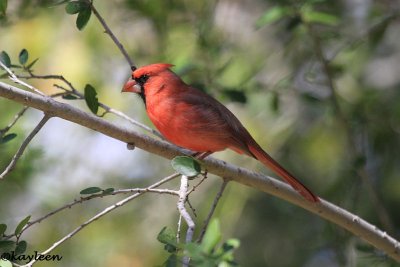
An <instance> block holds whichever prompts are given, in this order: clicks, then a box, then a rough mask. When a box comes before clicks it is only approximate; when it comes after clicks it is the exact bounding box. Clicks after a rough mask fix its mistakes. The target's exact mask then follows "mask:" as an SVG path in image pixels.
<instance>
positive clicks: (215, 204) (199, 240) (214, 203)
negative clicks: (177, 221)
mask: <svg viewBox="0 0 400 267" xmlns="http://www.w3.org/2000/svg"><path fill="white" fill-rule="evenodd" d="M228 182H229V180H226V179H224V181H223V182H222V184H221V187H220V188H219V191H218V193H217V195H216V196H215V198H214V202H213V204H212V206H211V210H210V212H209V213H208V215H207V218H206V220H205V221H204V225H203V227H202V228H201V232H200V235H199V238H198V239H197V242H198V243H201V241H202V240H203V237H204V234H205V233H206V230H207V227H208V224H209V223H210V221H211V218H212V216H213V214H214V212H215V209H216V208H217V205H218V202H219V200H220V198H221V197H222V194H223V193H224V190H225V188H226V185H227V184H228Z"/></svg>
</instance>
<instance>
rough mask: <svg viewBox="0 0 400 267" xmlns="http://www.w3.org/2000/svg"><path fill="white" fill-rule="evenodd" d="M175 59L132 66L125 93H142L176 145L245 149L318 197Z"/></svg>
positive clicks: (207, 150)
mask: <svg viewBox="0 0 400 267" xmlns="http://www.w3.org/2000/svg"><path fill="white" fill-rule="evenodd" d="M172 66H173V65H171V64H163V63H158V64H152V65H148V66H144V67H141V68H138V69H135V70H133V71H132V77H131V78H130V79H129V80H128V81H127V82H126V84H125V85H124V88H123V89H122V92H133V93H137V94H139V95H140V97H141V98H142V99H143V101H144V104H145V106H146V110H147V114H148V115H149V117H150V120H151V121H152V122H153V123H154V125H155V126H156V127H157V129H158V130H159V131H160V132H161V133H162V135H163V136H164V137H165V138H166V139H167V140H169V141H170V142H172V143H173V144H175V145H177V146H180V147H183V148H187V149H190V150H192V151H196V152H204V155H209V154H211V153H213V152H216V151H221V150H224V149H226V148H229V149H232V150H234V151H236V152H237V153H239V154H246V155H248V156H250V157H253V158H255V159H257V160H259V161H261V162H262V163H263V164H264V165H265V166H267V167H268V168H270V169H271V170H272V171H274V172H275V173H276V174H277V175H279V176H280V177H282V178H283V179H285V180H286V182H288V183H289V184H290V185H291V186H292V187H293V188H294V189H295V190H297V191H298V192H299V193H300V194H301V195H302V196H303V197H305V198H306V199H307V200H309V201H312V202H318V201H319V199H318V197H317V196H316V195H314V194H313V193H312V192H311V191H310V190H309V189H307V187H305V186H304V185H303V184H302V183H301V182H299V181H298V180H297V179H296V178H295V177H294V176H293V175H291V174H290V173H289V172H288V171H286V170H285V169H284V168H283V167H282V166H281V165H279V164H278V163H277V162H276V161H275V160H274V159H273V158H271V156H269V155H268V154H267V153H266V152H265V151H264V150H263V149H262V148H261V147H260V146H259V145H258V144H257V142H256V141H255V140H254V139H253V137H252V136H251V135H250V133H249V132H248V131H247V130H246V128H244V126H243V125H242V124H241V123H240V121H239V120H238V119H237V118H236V117H235V115H233V113H232V112H231V111H229V110H228V109H227V108H226V107H225V106H224V105H222V104H221V103H220V102H218V101H217V100H216V99H214V98H212V97H211V96H209V95H207V94H205V93H203V92H202V91H200V90H197V89H195V88H193V87H191V86H189V85H187V84H185V83H184V82H183V81H182V80H181V78H180V77H179V76H178V75H176V74H175V73H174V72H172V71H171V70H170V68H171V67H172Z"/></svg>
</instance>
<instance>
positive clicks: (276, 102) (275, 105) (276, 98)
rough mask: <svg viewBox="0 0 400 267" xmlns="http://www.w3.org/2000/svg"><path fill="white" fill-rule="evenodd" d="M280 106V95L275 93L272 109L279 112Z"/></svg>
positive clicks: (273, 94)
mask: <svg viewBox="0 0 400 267" xmlns="http://www.w3.org/2000/svg"><path fill="white" fill-rule="evenodd" d="M279 104H280V99H279V94H278V93H277V92H273V93H272V99H271V107H272V110H273V111H274V112H277V111H278V110H279Z"/></svg>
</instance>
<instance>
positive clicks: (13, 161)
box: [0, 114, 51, 180]
mask: <svg viewBox="0 0 400 267" xmlns="http://www.w3.org/2000/svg"><path fill="white" fill-rule="evenodd" d="M50 118H51V116H49V115H48V114H44V116H43V118H42V119H41V120H40V122H39V123H38V125H36V127H35V128H34V129H33V130H32V132H31V133H30V134H29V135H28V136H27V137H26V138H25V140H24V141H23V142H22V144H21V146H20V147H19V149H18V151H17V153H15V155H14V157H13V158H12V159H11V162H10V164H8V166H7V167H6V168H5V170H4V171H3V172H2V173H1V174H0V180H1V179H3V178H4V177H6V175H8V174H9V173H10V172H11V171H12V170H13V169H14V168H15V165H16V164H17V162H18V160H19V159H20V158H21V156H22V154H23V153H24V151H25V149H26V147H27V146H28V144H29V143H30V142H31V141H32V139H33V137H35V135H36V134H37V133H38V132H39V131H40V129H42V127H43V126H44V125H45V124H46V122H47V121H48V120H49V119H50Z"/></svg>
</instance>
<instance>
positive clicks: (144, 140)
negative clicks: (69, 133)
mask: <svg viewBox="0 0 400 267" xmlns="http://www.w3.org/2000/svg"><path fill="white" fill-rule="evenodd" d="M0 96H1V97H4V98H7V99H10V100H11V101H14V102H18V103H21V104H22V105H25V106H29V107H32V108H35V109H39V110H42V111H43V112H45V113H49V114H51V115H52V116H54V117H59V118H62V119H65V120H68V121H71V122H74V123H77V124H79V125H81V126H84V127H86V128H90V129H92V130H94V131H97V132H100V133H103V134H105V135H107V136H110V137H112V138H115V139H118V140H120V141H122V142H125V143H134V144H135V145H136V147H138V148H140V149H143V150H146V151H148V152H150V153H153V154H157V155H159V156H162V157H164V158H168V159H171V158H173V157H174V156H176V155H179V154H181V153H182V152H184V150H182V149H179V148H177V147H176V146H174V145H171V144H169V143H167V142H165V141H161V140H156V139H154V138H151V137H149V136H146V135H143V134H139V133H137V132H135V131H133V130H130V129H126V128H123V127H121V126H119V125H115V124H113V123H110V122H108V121H106V120H104V119H102V118H99V117H96V116H95V115H92V114H89V113H86V112H83V111H82V110H79V109H78V108H75V107H73V106H70V105H68V104H65V103H60V102H57V101H55V100H54V99H52V98H49V97H43V96H40V95H37V94H33V93H31V92H27V91H24V90H21V89H18V88H16V87H14V86H11V85H9V84H6V83H2V82H0ZM203 163H204V166H205V168H206V169H207V170H208V172H210V173H213V174H216V175H218V176H220V177H224V178H227V179H230V180H233V181H235V182H238V183H241V184H243V185H247V186H250V187H252V188H255V189H257V190H261V191H263V192H266V193H269V194H272V195H274V196H277V197H279V198H282V199H284V200H286V201H288V202H291V203H293V204H295V205H297V206H299V207H302V208H304V209H306V210H308V211H310V212H312V213H314V214H316V215H318V216H320V217H322V218H325V219H326V220H328V221H331V222H333V223H335V224H337V225H339V226H341V227H343V228H345V229H347V230H348V231H350V232H351V233H353V234H354V235H356V236H359V237H360V238H362V239H364V240H365V241H367V242H369V243H370V244H372V245H373V246H375V247H376V248H378V249H380V250H382V251H384V252H385V253H386V254H387V255H388V256H390V257H391V258H393V259H395V260H397V261H399V262H400V243H399V242H398V241H397V240H395V239H394V238H392V237H391V236H389V235H388V234H387V233H386V232H383V231H381V230H379V229H378V228H377V227H376V226H374V225H372V224H370V223H368V222H366V221H365V220H363V219H361V218H359V217H358V216H356V215H354V214H352V213H350V212H348V211H346V210H344V209H342V208H340V207H338V206H335V205H334V204H332V203H329V202H327V201H325V200H323V199H321V202H320V203H311V202H309V201H307V200H305V199H304V198H303V197H301V196H300V195H299V194H297V193H296V192H295V191H294V190H293V189H292V188H291V187H290V186H288V185H287V184H285V183H283V182H280V181H278V180H276V179H273V178H270V177H267V176H265V175H262V174H259V173H255V172H252V171H249V170H246V169H243V168H239V167H237V166H234V165H232V164H229V163H226V162H224V161H221V160H216V159H214V158H207V159H205V160H203Z"/></svg>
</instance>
